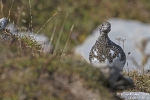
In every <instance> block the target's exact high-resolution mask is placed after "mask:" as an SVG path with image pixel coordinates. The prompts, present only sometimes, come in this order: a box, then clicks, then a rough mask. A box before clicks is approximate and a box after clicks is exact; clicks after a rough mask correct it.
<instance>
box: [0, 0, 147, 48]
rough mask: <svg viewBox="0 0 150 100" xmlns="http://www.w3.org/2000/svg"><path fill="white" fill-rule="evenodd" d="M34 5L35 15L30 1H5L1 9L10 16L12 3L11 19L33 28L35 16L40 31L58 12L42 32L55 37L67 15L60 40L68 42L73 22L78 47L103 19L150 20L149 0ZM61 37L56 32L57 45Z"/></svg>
mask: <svg viewBox="0 0 150 100" xmlns="http://www.w3.org/2000/svg"><path fill="white" fill-rule="evenodd" d="M13 1H14V2H13ZM30 4H31V14H30V5H29V1H28V0H2V4H1V8H2V7H3V9H2V11H1V14H0V17H7V16H8V13H9V10H10V8H11V5H12V9H11V11H10V21H11V22H14V23H15V24H16V25H18V26H19V27H26V28H27V29H29V30H31V27H29V24H30V22H31V15H32V24H33V25H32V26H33V31H34V32H35V33H36V32H37V31H38V30H39V29H40V28H41V27H42V26H43V25H44V23H45V22H46V21H47V20H48V19H49V18H50V17H52V15H54V14H55V13H57V15H56V16H54V17H53V18H52V20H50V21H49V22H48V23H47V24H46V26H45V27H44V28H43V29H42V30H41V32H40V33H43V34H45V35H47V36H48V37H51V35H52V32H53V29H54V25H55V23H56V22H57V27H56V34H58V33H59V31H60V29H61V27H62V25H63V22H64V20H65V18H66V21H65V25H64V30H63V33H62V34H63V35H62V37H61V40H60V41H61V42H60V43H61V44H62V45H61V46H62V47H63V46H64V44H65V43H66V38H67V36H68V33H69V30H70V28H71V26H72V25H74V29H73V32H72V35H71V45H73V46H74V45H77V44H79V43H82V42H83V41H84V39H85V38H86V37H87V35H89V34H90V33H91V32H92V31H93V29H95V28H96V27H97V26H98V25H100V24H101V22H103V21H106V20H107V19H109V18H112V17H115V18H122V19H134V20H139V21H142V22H144V23H148V22H150V20H149V19H150V13H149V12H150V1H149V0H121V1H118V0H113V1H110V0H92V1H91V0H82V1H81V0H78V1H74V0H31V2H30ZM57 36H58V35H55V37H54V41H53V44H55V43H56V41H55V40H56V38H57ZM61 46H60V48H61Z"/></svg>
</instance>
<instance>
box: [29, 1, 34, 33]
mask: <svg viewBox="0 0 150 100" xmlns="http://www.w3.org/2000/svg"><path fill="white" fill-rule="evenodd" d="M29 6H30V17H31V19H30V20H31V22H30V25H29V28H31V32H32V33H33V26H32V9H31V0H29Z"/></svg>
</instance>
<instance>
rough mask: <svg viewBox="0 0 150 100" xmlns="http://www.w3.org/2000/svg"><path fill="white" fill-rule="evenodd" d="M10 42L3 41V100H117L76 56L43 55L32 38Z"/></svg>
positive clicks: (0, 91) (0, 89) (0, 84)
mask: <svg viewBox="0 0 150 100" xmlns="http://www.w3.org/2000/svg"><path fill="white" fill-rule="evenodd" d="M9 37H10V38H14V36H11V35H10V36H9ZM11 40H12V39H9V40H5V41H3V42H0V48H1V50H0V61H1V63H0V69H1V70H0V81H1V82H0V94H1V95H0V99H1V100H6V99H7V100H18V99H21V100H33V99H35V100H70V99H73V100H77V99H82V100H86V98H89V97H90V96H88V94H89V93H90V94H91V95H94V96H96V97H95V98H98V100H99V99H100V98H103V99H104V100H113V99H114V100H115V97H114V95H113V93H112V92H111V91H110V90H109V88H107V86H106V85H105V84H106V79H104V78H103V75H102V74H101V72H100V71H99V70H97V69H96V68H94V67H92V66H90V65H89V64H87V63H85V62H83V61H80V60H79V59H78V58H76V57H75V55H73V54H67V55H65V56H64V55H61V57H60V55H57V54H56V55H53V54H49V55H45V54H42V52H40V50H39V45H37V43H36V42H35V41H33V40H32V39H30V37H22V38H17V37H15V41H13V42H12V41H11ZM20 41H21V42H20ZM19 44H20V45H19ZM35 50H36V51H37V52H35ZM31 51H34V53H33V52H31ZM39 52H40V53H39ZM73 84H74V85H73ZM73 91H82V92H77V93H76V92H73ZM101 91H103V92H101Z"/></svg>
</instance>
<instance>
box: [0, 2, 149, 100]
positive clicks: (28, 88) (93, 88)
mask: <svg viewBox="0 0 150 100" xmlns="http://www.w3.org/2000/svg"><path fill="white" fill-rule="evenodd" d="M2 1H3V5H4V8H3V9H2V12H3V14H1V17H4V16H5V17H6V16H7V15H9V18H10V21H11V22H14V23H15V24H16V25H17V26H18V27H19V26H23V27H26V28H27V29H28V30H31V31H33V32H35V33H36V32H37V33H45V35H47V36H48V37H50V41H51V42H52V43H51V44H53V46H54V48H55V50H56V51H55V55H53V54H46V55H45V54H42V52H41V45H39V44H38V43H37V42H36V41H34V40H33V39H31V38H30V37H22V38H17V37H16V36H12V37H11V36H10V40H11V41H10V40H8V41H1V43H0V62H1V63H0V68H1V70H0V94H1V95H0V99H8V100H9V99H12V100H18V99H24V100H32V99H35V100H49V99H51V100H66V99H69V98H71V99H74V100H77V99H78V100H79V99H83V98H86V97H88V96H85V95H83V94H82V93H80V91H82V90H86V91H88V92H90V93H91V94H92V93H94V94H96V95H98V96H100V97H99V98H102V99H104V100H112V99H115V98H114V96H113V93H112V92H110V90H109V89H108V88H107V87H106V85H104V84H106V83H105V79H104V78H103V76H102V74H101V73H100V72H99V70H97V69H96V68H93V67H92V66H90V65H88V64H86V63H84V62H82V61H80V59H78V58H76V57H75V55H74V54H73V53H72V52H71V51H67V50H66V48H72V47H74V46H75V45H77V44H79V43H81V42H83V41H84V39H85V38H86V36H87V35H88V34H90V33H91V31H92V30H93V29H94V28H95V27H97V25H99V24H100V23H101V22H102V21H104V20H107V19H108V18H111V17H117V18H123V19H135V20H139V21H142V22H145V23H148V22H150V21H149V16H150V14H149V10H150V7H149V5H148V4H149V0H142V1H141V0H132V1H129V0H122V1H120V2H118V0H114V1H113V2H110V1H108V0H101V1H98V0H92V1H89V0H87V2H85V1H78V2H76V1H63V0H62V1H60V0H55V1H54V0H49V1H48V0H38V1H36V0H31V1H30V4H29V1H28V0H17V1H16V0H13V1H14V2H13V3H12V1H11V0H2ZM12 4H13V5H12ZM11 5H12V6H11ZM43 5H44V6H43ZM10 7H11V8H10ZM10 9H11V10H10ZM31 10H32V11H31ZM31 12H32V13H31ZM56 13H57V14H56ZM67 14H68V15H67ZM66 15H67V17H66ZM31 19H32V20H31ZM41 27H42V28H41ZM19 28H20V29H21V27H19ZM39 29H40V30H39ZM69 30H70V32H69ZM58 37H59V38H58ZM57 41H58V42H57ZM68 41H69V42H68ZM61 50H62V51H61ZM64 52H65V53H64ZM124 74H125V75H129V76H130V77H131V78H132V79H133V81H134V82H135V85H136V87H135V88H134V89H128V90H126V91H144V92H150V89H149V80H150V77H149V75H146V74H144V75H143V74H142V75H139V74H138V73H137V72H136V71H133V72H130V74H127V73H124ZM76 82H77V83H78V82H79V83H81V84H82V85H79V86H80V88H81V89H78V88H77V86H78V85H77V86H76V87H74V88H70V87H71V86H72V85H71V84H76ZM64 83H65V84H67V86H70V87H67V86H66V85H64ZM71 89H73V90H74V89H75V90H76V91H78V92H77V93H78V95H77V94H76V93H73V92H72V91H73V90H71ZM86 91H82V92H83V93H85V94H86ZM78 96H79V97H78ZM67 97H69V98H67ZM83 100H84V99H83Z"/></svg>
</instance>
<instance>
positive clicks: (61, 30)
mask: <svg viewBox="0 0 150 100" xmlns="http://www.w3.org/2000/svg"><path fill="white" fill-rule="evenodd" d="M67 17H68V13H67V14H66V17H65V20H64V22H63V25H62V27H61V29H60V31H59V36H58V39H57V42H56V46H55V49H54V55H55V54H56V52H57V49H58V45H59V41H60V38H61V35H62V32H63V30H64V26H65V23H66V20H67Z"/></svg>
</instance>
